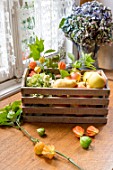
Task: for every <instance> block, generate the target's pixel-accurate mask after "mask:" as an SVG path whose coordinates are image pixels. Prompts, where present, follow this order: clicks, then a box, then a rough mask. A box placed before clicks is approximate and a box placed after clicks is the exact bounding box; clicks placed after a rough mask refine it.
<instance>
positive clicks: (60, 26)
mask: <svg viewBox="0 0 113 170" xmlns="http://www.w3.org/2000/svg"><path fill="white" fill-rule="evenodd" d="M65 20H66V19H65V18H62V20H61V22H60V24H59V28H62V26H63V25H64V22H65Z"/></svg>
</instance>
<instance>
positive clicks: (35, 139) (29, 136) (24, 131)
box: [16, 121, 39, 143]
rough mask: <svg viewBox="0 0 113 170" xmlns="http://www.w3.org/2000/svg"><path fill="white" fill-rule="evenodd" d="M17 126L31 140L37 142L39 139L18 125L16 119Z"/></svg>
mask: <svg viewBox="0 0 113 170" xmlns="http://www.w3.org/2000/svg"><path fill="white" fill-rule="evenodd" d="M16 124H17V126H18V127H19V129H20V130H21V131H22V132H23V133H24V134H25V135H26V136H27V137H28V138H29V139H30V140H31V141H32V142H33V143H36V142H39V140H38V139H37V138H34V137H33V136H31V135H30V134H29V133H28V131H27V130H26V129H24V128H23V127H21V126H20V124H19V123H18V122H17V121H16Z"/></svg>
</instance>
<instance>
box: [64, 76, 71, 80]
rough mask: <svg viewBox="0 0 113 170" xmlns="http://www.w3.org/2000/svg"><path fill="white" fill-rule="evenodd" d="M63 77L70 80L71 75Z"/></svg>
mask: <svg viewBox="0 0 113 170" xmlns="http://www.w3.org/2000/svg"><path fill="white" fill-rule="evenodd" d="M64 79H66V80H71V79H72V78H71V76H66V77H64Z"/></svg>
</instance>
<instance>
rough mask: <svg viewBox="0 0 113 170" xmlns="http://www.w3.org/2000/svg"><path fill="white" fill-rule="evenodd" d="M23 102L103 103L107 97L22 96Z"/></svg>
mask: <svg viewBox="0 0 113 170" xmlns="http://www.w3.org/2000/svg"><path fill="white" fill-rule="evenodd" d="M22 103H23V104H77V105H105V106H107V105H108V103H109V99H105V98H82V97H81V98H80V97H68V98H65V97H44V98H38V97H22Z"/></svg>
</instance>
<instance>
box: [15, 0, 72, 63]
mask: <svg viewBox="0 0 113 170" xmlns="http://www.w3.org/2000/svg"><path fill="white" fill-rule="evenodd" d="M72 3H73V0H68V1H67V0H34V1H33V0H23V3H21V5H22V7H21V8H20V9H18V16H19V35H20V40H21V45H22V46H21V47H22V54H23V63H24V64H25V63H27V60H26V59H27V58H28V56H29V48H28V44H30V43H33V42H34V40H35V36H38V37H39V38H42V39H43V40H44V45H45V50H47V49H51V48H52V49H55V50H56V51H59V50H60V49H61V48H62V47H63V45H64V39H65V38H64V35H63V33H62V31H61V30H59V28H58V27H59V22H60V20H61V18H62V17H64V16H66V15H68V14H69V13H70V12H71V9H72Z"/></svg>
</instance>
